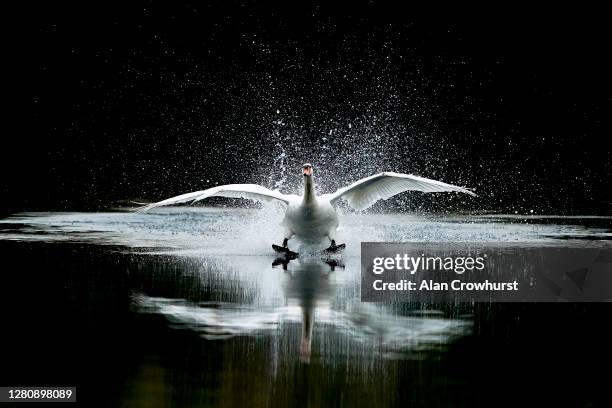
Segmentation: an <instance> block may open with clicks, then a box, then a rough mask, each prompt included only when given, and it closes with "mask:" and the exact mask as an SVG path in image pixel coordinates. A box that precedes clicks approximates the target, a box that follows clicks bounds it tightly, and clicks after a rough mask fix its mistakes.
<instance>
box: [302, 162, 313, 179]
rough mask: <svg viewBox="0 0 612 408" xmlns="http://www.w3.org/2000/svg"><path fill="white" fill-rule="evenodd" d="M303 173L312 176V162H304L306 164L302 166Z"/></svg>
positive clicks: (305, 175)
mask: <svg viewBox="0 0 612 408" xmlns="http://www.w3.org/2000/svg"><path fill="white" fill-rule="evenodd" d="M302 174H304V177H311V176H312V164H310V163H304V165H303V166H302Z"/></svg>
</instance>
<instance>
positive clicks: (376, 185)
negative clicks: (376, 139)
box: [138, 163, 476, 254]
mask: <svg viewBox="0 0 612 408" xmlns="http://www.w3.org/2000/svg"><path fill="white" fill-rule="evenodd" d="M302 174H303V176H304V192H303V194H302V195H301V196H299V195H296V194H282V193H280V192H279V191H275V190H270V189H268V188H265V187H262V186H259V185H257V184H227V185H222V186H217V187H212V188H209V189H206V190H201V191H195V192H192V193H187V194H182V195H179V196H176V197H171V198H168V199H166V200H163V201H159V202H156V203H151V204H148V205H145V206H143V207H140V208H139V209H138V211H141V212H143V211H148V210H150V209H152V208H155V207H160V206H164V205H173V204H180V203H187V202H191V203H195V202H198V201H201V200H204V199H206V198H209V197H232V198H245V199H250V200H255V201H259V202H262V203H266V202H274V201H276V202H280V203H282V204H284V205H285V206H286V210H285V216H284V218H283V221H282V225H283V227H284V236H283V243H282V248H281V247H278V246H276V245H273V248H274V249H275V250H279V249H282V250H285V251H288V252H291V251H289V248H288V243H289V240H290V239H291V238H293V237H297V238H299V239H300V240H302V241H303V242H307V243H318V242H320V241H321V240H324V239H326V238H327V239H328V240H329V241H330V247H329V248H327V250H326V251H334V250H336V249H337V248H339V245H336V230H337V229H338V214H337V213H336V205H337V204H338V202H339V201H340V200H344V201H346V202H347V203H348V204H349V205H350V206H351V207H353V208H355V209H357V210H364V209H366V208H368V207H370V206H371V205H372V204H374V203H375V202H377V201H378V200H386V199H388V198H390V197H392V196H394V195H396V194H399V193H402V192H404V191H408V190H415V191H423V192H429V193H433V192H444V191H451V192H452V191H454V192H460V193H465V194H468V195H471V196H476V194H474V192H472V191H471V190H470V189H468V188H465V187H459V186H455V185H452V184H446V183H443V182H441V181H436V180H431V179H427V178H424V177H419V176H415V175H412V174H402V173H394V172H383V173H379V174H375V175H372V176H370V177H366V178H363V179H361V180H358V181H356V182H354V183H353V184H351V185H349V186H347V187H343V188H341V189H339V190H337V191H336V192H334V193H331V194H321V195H319V196H317V195H316V193H315V183H314V169H313V166H312V165H311V164H309V163H306V164H304V165H303V166H302ZM294 254H295V253H294Z"/></svg>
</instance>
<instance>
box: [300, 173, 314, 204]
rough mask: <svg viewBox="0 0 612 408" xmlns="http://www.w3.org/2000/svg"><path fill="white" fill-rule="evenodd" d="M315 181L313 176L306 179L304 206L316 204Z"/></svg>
mask: <svg viewBox="0 0 612 408" xmlns="http://www.w3.org/2000/svg"><path fill="white" fill-rule="evenodd" d="M316 202H317V198H316V196H315V188H314V179H313V177H312V176H310V177H304V201H303V203H304V204H316Z"/></svg>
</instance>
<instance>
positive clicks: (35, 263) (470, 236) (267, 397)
mask: <svg viewBox="0 0 612 408" xmlns="http://www.w3.org/2000/svg"><path fill="white" fill-rule="evenodd" d="M113 214H115V215H113ZM249 214H250V213H249ZM162 215H163V216H162ZM126 217H127V218H126ZM129 217H132V218H129ZM138 217H145V216H143V215H133V214H127V215H126V214H122V213H107V214H98V215H96V214H80V215H79V214H44V215H33V214H30V215H27V216H25V215H24V216H19V217H13V218H11V219H6V220H2V223H3V226H2V230H1V231H0V233H1V235H2V238H3V239H2V240H1V241H0V253H1V255H2V260H3V268H2V273H1V274H0V295H1V299H2V309H1V310H2V316H3V319H2V322H3V324H4V327H3V330H2V339H3V340H2V345H3V347H2V354H1V359H2V363H1V365H0V377H1V378H0V384H2V385H23V386H26V385H32V386H33V385H74V386H76V387H77V389H78V391H77V397H78V400H79V405H83V406H125V407H140V406H143V407H145V406H146V407H166V406H190V407H191V406H249V407H252V406H287V405H299V406H315V407H317V406H326V405H342V406H367V407H376V406H500V405H502V406H508V405H520V406H532V405H541V406H550V405H556V406H609V403H610V401H611V398H610V392H609V385H608V383H609V372H610V367H612V365H611V364H612V348H611V346H610V345H611V344H612V335H611V334H610V326H611V322H612V319H611V316H612V306H610V304H609V303H598V304H595V303H593V304H588V303H587V304H570V303H558V304H546V303H542V304H476V305H466V304H446V305H423V304H402V305H376V304H363V303H360V302H359V268H358V264H359V258H358V253H355V252H351V250H350V249H349V250H347V254H346V255H345V257H344V258H343V259H339V260H338V262H337V263H338V264H339V265H333V264H331V265H330V264H328V263H324V262H323V261H321V260H320V259H319V258H316V257H304V258H303V259H300V260H298V261H294V262H291V263H290V264H289V265H287V267H286V270H284V269H283V267H282V265H279V266H276V267H272V261H273V259H274V256H273V254H271V253H269V251H268V252H264V251H262V250H261V248H264V247H268V245H269V242H268V240H272V241H273V239H274V231H271V232H270V231H267V230H262V229H259V230H258V229H256V231H255V232H249V231H251V230H252V228H251V227H250V225H251V224H249V221H248V219H249V217H248V216H244V217H246V218H241V217H243V216H242V215H226V214H225V213H222V214H221V213H216V212H214V211H213V212H206V211H204V212H202V213H191V212H185V211H182V212H180V211H179V212H171V213H162V214H157V215H156V214H153V215H151V216H150V218H138ZM156 217H157V218H156ZM207 217H208V218H207ZM232 217H233V218H232ZM368 217H369V218H368ZM380 217H383V218H384V217H387V218H384V220H385V222H386V225H388V226H389V227H387V228H386V229H384V231H383V232H382V233H381V232H376V234H375V233H374V230H373V229H372V230H370V228H371V225H375V224H376V223H377V222H380V221H381V218H376V217H374V216H363V218H362V219H361V221H359V222H357V221H355V222H349V223H347V224H348V226H347V227H346V228H347V229H345V230H344V234H345V239H344V241H346V242H348V243H349V244H351V245H350V247H353V248H355V247H358V246H357V245H355V244H354V243H353V242H352V241H351V239H354V240H358V239H360V237H359V236H356V235H357V233H359V234H360V235H361V236H364V235H368V234H369V237H372V238H374V239H373V240H384V239H389V240H391V239H398V240H399V239H400V238H402V237H403V239H404V240H409V239H411V238H414V239H424V238H423V237H424V236H429V237H430V239H432V240H434V239H439V237H443V236H445V237H448V239H453V237H458V236H465V237H467V238H466V239H467V240H474V239H475V237H479V236H480V237H481V239H482V240H488V241H492V240H504V239H505V240H518V239H520V240H522V241H528V240H532V241H533V244H534V245H539V244H547V245H551V244H553V245H554V244H555V242H557V241H563V242H564V243H565V244H567V243H569V244H571V245H585V242H586V244H591V243H593V245H596V244H597V243H598V242H599V243H601V241H602V240H604V241H605V240H609V239H610V238H609V236H610V228H609V220H607V219H591V220H590V221H589V220H588V219H575V220H573V221H572V220H569V219H563V220H557V221H555V220H550V219H545V220H542V219H540V220H539V221H538V220H531V221H529V220H526V219H520V220H518V221H517V220H514V219H512V217H505V218H504V217H501V218H499V217H498V218H493V217H480V218H477V219H475V218H461V217H454V218H453V217H450V218H445V219H436V220H432V219H423V218H415V217H412V218H406V217H403V218H402V219H403V220H404V221H403V223H400V222H395V223H389V219H391V220H396V218H393V217H395V216H380ZM389 217H391V218H389ZM398 219H399V218H398ZM219 220H222V221H223V223H221V222H220V221H219ZM355 220H357V219H355ZM218 221H219V222H218ZM536 221H537V222H536ZM217 222H218V223H217ZM202 229H205V231H207V233H205V234H203V233H202ZM376 231H379V229H377V230H376ZM479 234H480V235H479ZM589 236H592V237H597V238H599V239H597V240H591V239H589V238H588V237H589ZM350 247H349V248H350ZM20 406H23V405H20ZM73 406H74V405H73Z"/></svg>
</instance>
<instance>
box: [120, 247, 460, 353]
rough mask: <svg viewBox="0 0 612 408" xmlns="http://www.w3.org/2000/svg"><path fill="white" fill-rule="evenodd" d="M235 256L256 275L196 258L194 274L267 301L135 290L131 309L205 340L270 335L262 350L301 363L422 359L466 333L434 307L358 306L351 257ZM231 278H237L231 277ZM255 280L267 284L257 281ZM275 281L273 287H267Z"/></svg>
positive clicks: (218, 287) (354, 262) (355, 266)
mask: <svg viewBox="0 0 612 408" xmlns="http://www.w3.org/2000/svg"><path fill="white" fill-rule="evenodd" d="M239 258H240V259H234V260H233V261H232V260H230V261H229V263H232V262H234V265H239V267H238V270H240V267H243V268H244V269H248V268H249V267H250V268H257V267H259V268H264V270H263V271H262V270H259V271H258V274H256V275H255V276H254V271H251V273H246V275H242V276H240V274H239V273H238V275H236V274H234V275H232V276H233V277H232V278H230V275H231V274H229V273H228V270H230V269H231V267H229V266H225V267H221V269H222V271H221V272H219V271H218V269H219V267H220V265H222V264H223V262H219V260H204V261H203V260H200V262H204V265H206V267H202V266H200V268H201V269H200V270H199V273H200V274H201V276H200V279H207V277H206V276H202V275H209V274H213V275H214V276H215V278H214V279H215V280H214V282H213V283H212V284H210V286H211V287H214V288H215V289H216V290H219V291H223V290H226V288H224V285H227V286H228V287H230V290H231V291H234V292H236V291H237V290H250V291H251V292H257V291H261V292H267V295H261V296H262V297H266V296H268V298H267V299H265V300H259V301H253V299H252V298H249V300H246V301H244V302H240V301H238V302H234V301H231V302H227V301H206V302H194V301H189V300H186V299H176V298H174V299H171V298H165V297H151V296H147V295H145V294H142V293H139V294H135V295H133V297H132V300H133V304H134V305H135V309H136V310H137V311H138V312H141V313H153V314H158V315H162V316H164V317H165V318H166V320H167V321H168V323H169V325H170V326H171V327H173V328H182V329H189V330H192V331H193V332H195V333H197V334H199V335H200V336H201V337H202V338H203V339H206V340H225V339H229V338H236V339H245V338H248V337H252V336H255V337H257V338H259V337H260V336H270V338H273V339H274V341H272V342H271V343H270V344H272V345H273V347H274V350H268V351H267V353H269V354H270V355H273V356H275V357H274V358H277V359H278V358H280V359H282V360H285V361H291V360H293V359H298V360H299V361H300V362H302V363H309V362H310V361H311V359H312V358H313V356H316V357H317V359H318V361H319V360H320V361H323V362H325V361H328V362H329V361H331V360H333V359H334V358H338V357H339V356H345V357H347V356H348V357H356V358H359V359H369V358H373V357H375V356H381V357H384V358H394V359H395V358H402V359H405V358H409V359H414V358H422V357H423V353H426V352H429V351H432V350H439V349H441V348H443V347H444V346H445V345H447V344H448V343H450V342H452V341H453V340H455V339H457V338H459V337H461V336H464V335H466V334H469V333H470V331H471V327H472V324H471V320H470V318H469V317H466V318H452V319H451V318H447V317H445V316H444V314H443V313H441V312H435V311H429V312H428V313H426V314H423V313H422V312H421V311H419V313H418V314H416V315H414V314H411V313H409V312H405V313H398V312H396V311H395V310H393V308H392V307H391V305H380V304H367V303H361V302H360V299H359V282H358V276H359V273H358V272H357V273H356V272H355V271H357V270H358V258H357V259H356V260H351V262H349V264H347V265H346V266H345V265H343V264H342V261H339V260H327V261H323V260H321V259H320V258H307V257H306V258H299V259H297V260H293V261H286V262H279V261H278V260H277V261H275V262H274V267H270V263H267V265H268V266H267V267H266V266H264V265H265V264H263V262H262V259H261V258H260V259H255V258H252V259H250V260H248V259H244V257H239ZM247 258H248V257H247ZM268 262H269V261H268ZM210 265H213V266H214V268H212V269H211V268H209V267H210ZM213 269H217V271H213ZM351 271H352V272H351ZM237 276H238V280H239V282H236V281H235V279H236V277H237ZM266 277H267V278H266ZM208 278H210V277H208ZM179 279H180V277H179ZM262 279H266V280H267V281H266V282H261V281H262ZM230 281H231V283H230ZM253 285H255V286H257V287H258V289H254V288H253ZM274 285H277V287H271V286H274ZM238 288H240V289H238ZM245 288H246V289H245ZM270 293H272V294H270ZM298 333H299V335H298Z"/></svg>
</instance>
